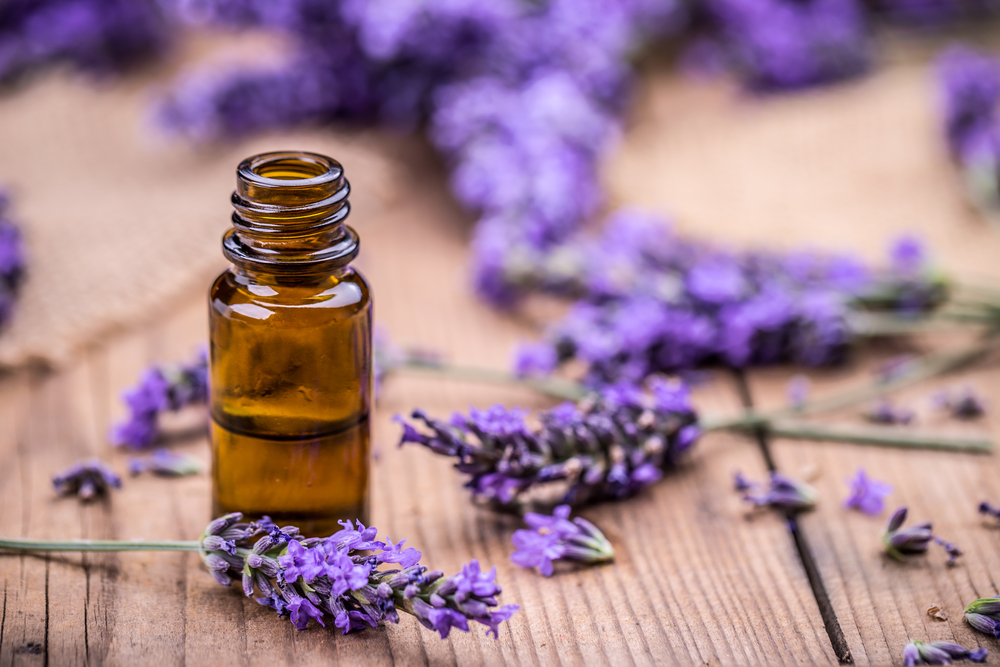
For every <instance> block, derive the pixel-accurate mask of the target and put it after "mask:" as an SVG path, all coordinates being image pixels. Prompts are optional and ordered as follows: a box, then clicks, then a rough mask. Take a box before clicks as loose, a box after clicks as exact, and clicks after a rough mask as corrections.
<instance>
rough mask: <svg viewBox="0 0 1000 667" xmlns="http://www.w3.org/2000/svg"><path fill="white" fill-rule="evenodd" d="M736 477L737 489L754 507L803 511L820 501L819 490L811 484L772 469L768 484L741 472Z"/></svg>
mask: <svg viewBox="0 0 1000 667" xmlns="http://www.w3.org/2000/svg"><path fill="white" fill-rule="evenodd" d="M734 479H735V483H734V487H735V489H736V490H737V491H740V492H741V493H742V494H743V500H745V501H747V502H748V503H751V504H752V505H753V506H754V507H774V508H777V509H781V510H786V511H790V512H801V511H805V510H811V509H812V508H814V507H815V506H816V503H817V502H818V501H819V492H818V491H817V490H816V489H815V488H814V487H813V486H812V485H811V484H808V483H806V482H803V481H802V480H799V479H795V478H794V477H791V476H789V475H785V474H783V473H780V472H777V471H771V473H770V476H769V479H768V483H767V485H764V484H762V483H760V482H757V481H754V480H749V479H747V478H746V477H744V476H743V474H742V473H739V472H737V473H736V474H735V476H734Z"/></svg>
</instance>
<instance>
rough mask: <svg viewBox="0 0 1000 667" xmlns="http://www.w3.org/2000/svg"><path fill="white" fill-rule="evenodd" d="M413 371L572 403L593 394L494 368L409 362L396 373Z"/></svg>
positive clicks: (554, 380) (573, 384)
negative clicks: (511, 387)
mask: <svg viewBox="0 0 1000 667" xmlns="http://www.w3.org/2000/svg"><path fill="white" fill-rule="evenodd" d="M397 371H409V372H412V373H416V374H423V375H436V376H441V377H445V378H450V379H454V380H467V381H470V382H484V383H487V384H506V385H514V386H522V387H526V388H528V389H533V390H535V391H537V392H539V393H542V394H547V395H549V396H552V397H554V398H559V399H563V400H569V401H578V400H580V399H581V398H583V397H584V396H586V395H587V394H589V393H590V391H589V390H588V389H587V388H586V387H584V386H583V385H581V384H578V383H576V382H573V381H571V380H561V379H558V378H530V377H527V378H522V377H518V376H516V375H514V374H513V373H508V372H506V371H498V370H495V369H492V368H478V367H473V366H457V365H454V364H450V363H444V362H435V363H433V364H430V363H426V362H422V361H419V360H413V359H408V360H407V361H405V362H404V363H403V364H402V365H400V366H399V367H398V368H395V369H393V372H397Z"/></svg>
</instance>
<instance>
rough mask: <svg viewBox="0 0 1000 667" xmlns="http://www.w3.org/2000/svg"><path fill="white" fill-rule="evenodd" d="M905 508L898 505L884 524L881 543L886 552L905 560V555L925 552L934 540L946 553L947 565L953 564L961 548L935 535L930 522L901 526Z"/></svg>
mask: <svg viewBox="0 0 1000 667" xmlns="http://www.w3.org/2000/svg"><path fill="white" fill-rule="evenodd" d="M906 515H907V508H905V507H900V508H899V509H897V510H896V511H895V512H893V514H892V516H891V517H889V521H888V522H887V523H886V525H885V529H884V530H883V531H882V544H883V545H884V546H885V550H886V553H888V554H889V555H890V556H892V557H893V558H895V559H896V560H900V561H902V560H906V557H907V556H912V555H919V554H924V553H927V548H928V547H929V546H930V543H931V542H936V543H937V544H939V545H941V547H942V548H943V549H944V550H945V552H946V553H947V554H948V565H954V564H955V560H956V559H957V558H958V557H959V556H961V555H962V551H961V549H959V548H958V546H956V545H955V544H952V543H951V542H947V541H946V540H944V539H942V538H940V537H937V536H936V535H934V533H933V532H932V526H931V522H930V521H927V522H925V523H921V524H917V525H915V526H909V527H907V528H903V523H905V522H906Z"/></svg>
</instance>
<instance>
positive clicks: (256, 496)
mask: <svg viewBox="0 0 1000 667" xmlns="http://www.w3.org/2000/svg"><path fill="white" fill-rule="evenodd" d="M349 192H350V185H349V184H348V182H347V179H346V178H344V170H343V167H342V166H341V165H340V164H339V163H338V162H336V161H335V160H332V159H330V158H328V157H325V156H323V155H317V154H314V153H302V152H293V151H289V152H276V153H265V154H262V155H257V156H254V157H251V158H249V159H247V160H244V161H243V162H242V163H241V164H240V166H239V168H238V169H237V172H236V191H235V192H234V193H233V196H232V203H233V207H234V208H235V212H234V213H233V229H231V230H229V231H228V232H227V233H226V234H225V236H224V238H223V242H222V249H223V253H224V254H225V256H226V258H228V259H229V261H230V262H232V267H231V268H230V269H229V270H228V271H226V272H225V273H223V274H222V275H221V276H219V278H218V279H217V280H216V281H215V283H214V284H213V285H212V288H211V291H210V293H209V326H210V331H211V347H210V355H211V356H210V359H211V375H210V392H211V394H210V404H211V418H212V425H211V430H212V504H213V508H212V509H213V513H214V515H215V516H219V515H220V514H223V513H227V512H242V513H243V514H244V515H246V516H247V517H248V518H251V519H257V518H260V517H261V516H263V515H268V516H270V517H271V518H272V519H273V520H274V521H275V522H277V523H279V524H292V525H296V526H298V527H299V528H300V529H301V530H302V532H303V534H305V535H307V536H321V535H329V534H331V533H333V532H335V531H336V530H338V529H339V526H338V525H337V521H338V520H342V519H350V520H361V521H363V522H364V523H368V509H369V507H368V505H369V494H368V473H369V438H370V426H369V412H370V410H371V405H372V301H371V292H370V289H369V287H368V283H367V282H366V281H365V279H364V278H363V277H362V276H361V274H360V273H358V272H357V271H355V270H354V269H352V268H351V267H350V266H349V264H350V262H351V260H353V259H354V258H355V257H356V256H357V254H358V235H357V233H355V231H354V230H353V229H351V228H350V227H348V226H347V225H345V224H344V221H345V219H346V218H347V215H348V213H349V212H350V205H349V203H348V201H347V197H348V194H349Z"/></svg>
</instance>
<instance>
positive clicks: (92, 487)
mask: <svg viewBox="0 0 1000 667" xmlns="http://www.w3.org/2000/svg"><path fill="white" fill-rule="evenodd" d="M52 486H53V487H54V488H55V490H56V493H58V494H59V495H60V496H70V495H75V496H76V497H78V498H79V499H80V500H82V501H84V502H87V501H90V500H93V499H95V498H97V497H98V496H102V495H107V494H108V493H109V492H110V490H111V489H120V488H121V486H122V480H121V477H119V476H118V475H117V473H115V471H114V470H112V469H111V468H110V467H109V466H108V465H107V464H106V463H104V462H103V461H101V460H100V459H97V458H89V459H84V460H82V461H77V462H76V463H74V464H73V465H71V466H70V467H69V468H66V470H63V471H62V472H61V473H59V474H57V475H55V476H54V477H53V478H52Z"/></svg>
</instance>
